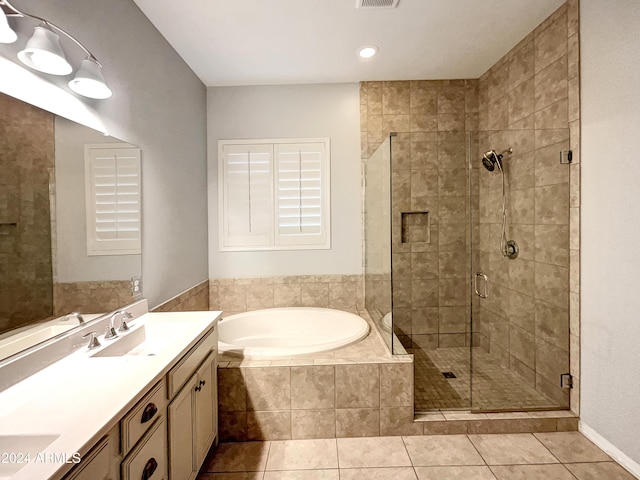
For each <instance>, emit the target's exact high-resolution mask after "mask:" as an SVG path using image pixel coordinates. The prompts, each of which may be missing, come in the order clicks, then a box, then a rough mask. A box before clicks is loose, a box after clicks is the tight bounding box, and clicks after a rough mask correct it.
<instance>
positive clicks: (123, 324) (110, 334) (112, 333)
mask: <svg viewBox="0 0 640 480" xmlns="http://www.w3.org/2000/svg"><path fill="white" fill-rule="evenodd" d="M118 315H122V316H123V317H124V318H123V319H122V320H121V321H120V327H119V328H118V331H119V332H126V331H127V330H129V325H127V319H130V318H133V315H131V314H130V313H129V312H127V311H126V310H118V311H116V312H113V313H112V314H111V317H109V325H107V333H105V335H104V339H105V340H113V339H114V338H116V337H117V336H118V334H117V333H116V329H115V327H114V324H115V320H116V318H118Z"/></svg>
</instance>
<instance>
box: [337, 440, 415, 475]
mask: <svg viewBox="0 0 640 480" xmlns="http://www.w3.org/2000/svg"><path fill="white" fill-rule="evenodd" d="M338 460H339V463H340V468H359V467H410V466H411V460H409V455H407V450H406V449H405V447H404V442H403V441H402V437H366V438H338Z"/></svg>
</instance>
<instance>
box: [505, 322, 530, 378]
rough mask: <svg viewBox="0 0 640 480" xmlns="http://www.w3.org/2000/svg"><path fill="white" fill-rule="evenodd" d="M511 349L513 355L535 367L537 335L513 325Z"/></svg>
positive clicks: (510, 329) (510, 337)
mask: <svg viewBox="0 0 640 480" xmlns="http://www.w3.org/2000/svg"><path fill="white" fill-rule="evenodd" d="M509 349H510V352H511V355H513V356H514V357H516V358H517V359H518V360H520V361H521V362H522V363H524V364H525V365H527V366H528V367H530V368H534V367H535V360H536V359H535V336H534V335H532V334H531V333H529V332H528V331H526V330H524V329H522V328H520V327H516V326H515V325H511V327H510V328H509Z"/></svg>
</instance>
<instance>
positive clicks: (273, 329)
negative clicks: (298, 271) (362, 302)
mask: <svg viewBox="0 0 640 480" xmlns="http://www.w3.org/2000/svg"><path fill="white" fill-rule="evenodd" d="M368 333H369V324H368V323H367V321H366V320H364V319H363V318H362V317H359V316H358V315H354V314H352V313H348V312H343V311H341V310H332V309H329V308H311V307H287V308H267V309H264V310H253V311H250V312H243V313H238V314H235V315H230V316H228V317H225V318H224V319H222V320H220V322H219V330H218V348H219V351H220V353H221V354H224V353H226V354H231V355H239V356H242V357H251V358H291V357H297V356H301V355H311V354H314V353H319V352H329V351H331V350H336V349H338V348H341V347H345V346H347V345H351V344H353V343H356V342H358V341H360V340H362V339H363V338H364V337H366V336H367V334H368Z"/></svg>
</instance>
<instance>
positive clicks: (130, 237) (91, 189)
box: [85, 144, 141, 255]
mask: <svg viewBox="0 0 640 480" xmlns="http://www.w3.org/2000/svg"><path fill="white" fill-rule="evenodd" d="M85 182H86V190H85V192H86V202H87V210H86V212H87V254H88V255H134V254H140V248H141V236H140V149H139V148H132V147H131V146H130V145H127V144H116V145H114V144H109V145H85Z"/></svg>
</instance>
